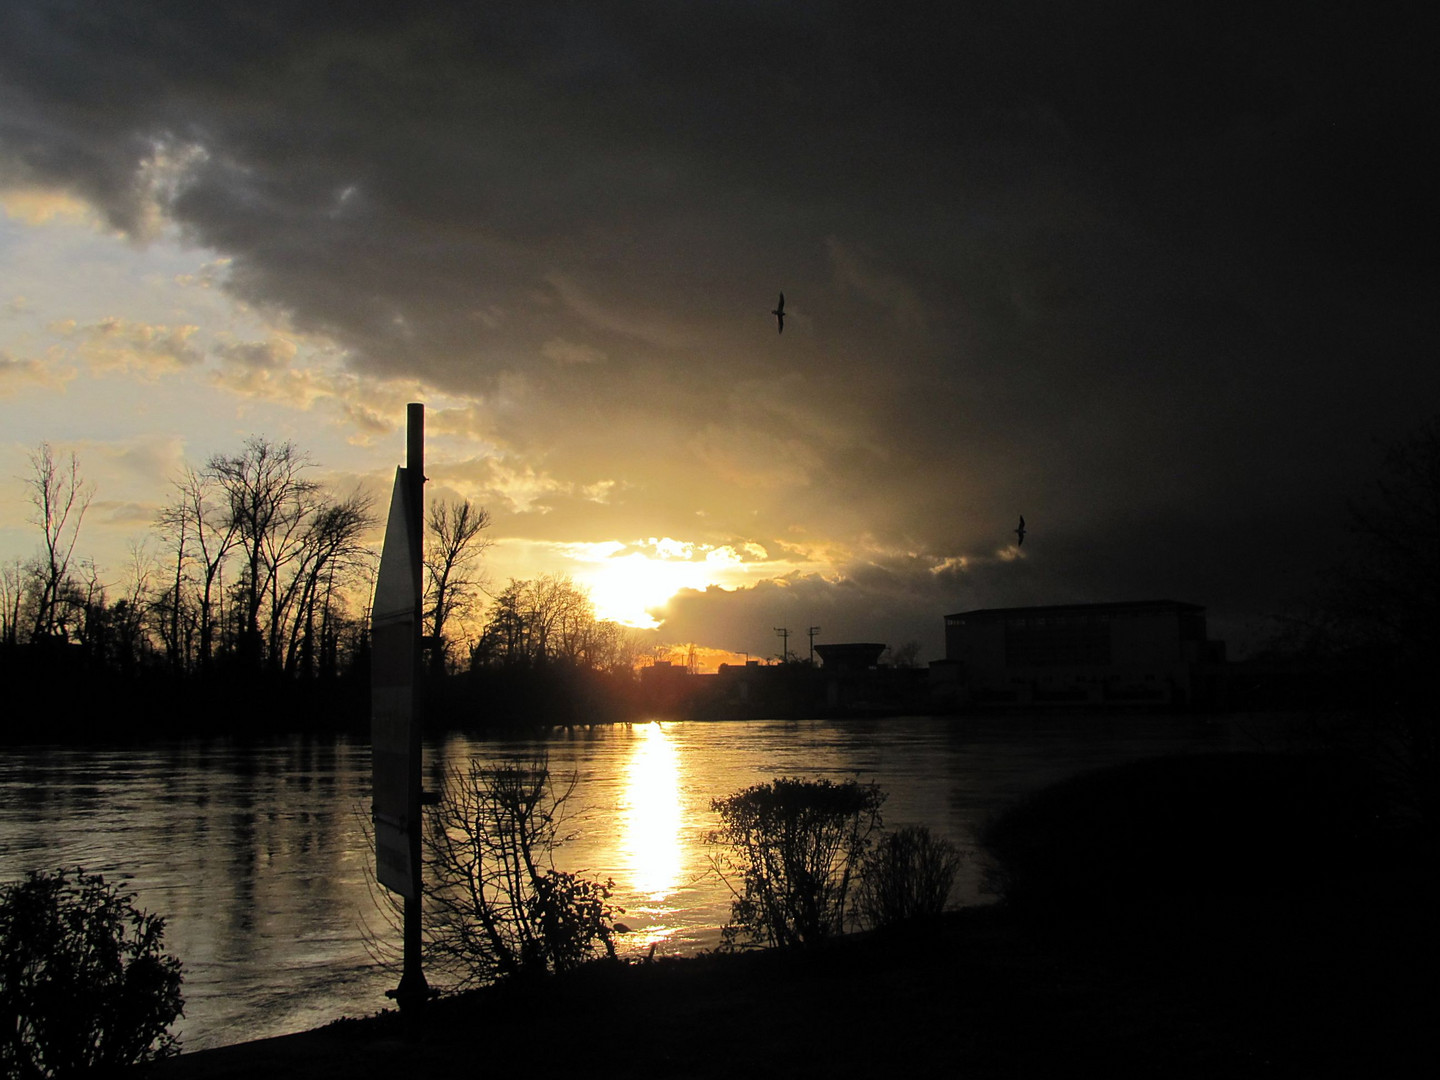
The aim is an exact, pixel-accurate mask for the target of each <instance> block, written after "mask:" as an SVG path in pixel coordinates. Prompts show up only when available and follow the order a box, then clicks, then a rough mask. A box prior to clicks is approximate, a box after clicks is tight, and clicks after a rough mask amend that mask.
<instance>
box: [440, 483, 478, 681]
mask: <svg viewBox="0 0 1440 1080" xmlns="http://www.w3.org/2000/svg"><path fill="white" fill-rule="evenodd" d="M425 527H426V530H427V532H428V533H429V540H430V543H429V544H428V545H427V550H426V554H425V618H426V621H427V623H428V625H427V627H426V629H427V631H428V632H429V636H430V638H431V641H432V646H431V653H430V661H431V666H432V670H433V671H434V673H435V674H437V675H439V674H443V672H444V671H445V667H446V662H447V660H448V657H449V651H450V650H449V641H448V639H447V638H446V636H445V631H446V628H447V627H448V626H449V625H450V623H451V620H452V619H463V618H465V617H466V616H467V615H468V614H469V613H470V612H471V610H472V609H473V607H474V603H475V600H476V595H477V593H479V591H480V590H481V589H483V588H484V585H485V578H484V574H483V573H482V572H481V571H480V570H479V568H478V567H477V565H476V564H477V562H478V561H479V559H480V556H481V555H483V554H484V553H485V551H486V550H487V549H488V548H489V547H490V546H491V544H492V543H493V542H494V541H492V540H490V539H489V538H488V537H483V536H481V535H480V534H481V533H482V532H483V531H484V530H485V529H488V528H489V527H490V515H489V514H488V513H486V511H485V508H484V507H483V506H476V505H474V504H473V503H472V502H470V500H469V499H457V500H456V501H454V502H444V501H437V502H434V503H431V504H430V508H429V511H428V512H427V513H426V515H425Z"/></svg>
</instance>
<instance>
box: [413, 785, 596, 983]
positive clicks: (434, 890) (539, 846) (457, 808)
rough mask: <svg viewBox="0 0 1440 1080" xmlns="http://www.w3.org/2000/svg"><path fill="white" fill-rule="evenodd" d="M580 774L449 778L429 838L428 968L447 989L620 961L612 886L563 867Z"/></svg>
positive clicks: (426, 914) (426, 849) (425, 844)
mask: <svg viewBox="0 0 1440 1080" xmlns="http://www.w3.org/2000/svg"><path fill="white" fill-rule="evenodd" d="M574 790H575V779H574V777H571V778H569V779H568V780H566V781H563V782H562V783H561V784H559V785H558V786H557V785H556V783H555V780H554V777H553V776H552V775H551V772H550V769H549V766H548V764H547V762H546V761H545V760H544V759H543V758H540V759H537V760H535V761H531V762H527V763H517V762H509V763H504V764H499V765H486V764H482V763H480V762H471V763H470V765H469V767H468V768H466V769H464V770H459V769H457V770H455V771H454V772H452V773H451V775H450V777H449V781H448V783H447V784H446V785H445V790H444V791H443V792H442V793H441V797H440V801H439V803H438V804H437V805H436V806H435V807H434V809H433V811H432V812H431V815H430V818H429V820H428V822H427V829H426V834H425V841H424V847H425V857H426V866H425V928H424V938H425V961H426V967H427V969H428V970H429V972H430V973H432V974H433V975H434V976H435V980H434V981H435V983H436V985H439V986H444V987H446V988H448V989H462V988H464V987H467V986H471V985H476V984H483V983H489V982H495V981H497V980H500V979H505V978H514V977H516V976H520V975H531V974H541V973H545V972H555V971H566V970H569V969H571V968H574V967H576V966H578V965H580V964H582V963H584V962H585V961H587V960H590V959H594V958H597V957H600V956H610V957H613V956H614V955H615V945H614V927H613V917H614V915H615V914H616V913H617V911H619V909H617V908H615V907H613V906H612V905H611V904H610V892H611V888H612V887H613V882H610V881H605V882H599V881H592V880H589V879H587V878H584V877H582V876H580V875H577V874H573V873H569V872H566V871H563V870H558V869H556V867H555V865H554V853H555V850H556V849H557V848H558V847H560V846H561V845H562V844H563V843H564V842H565V840H566V839H568V836H567V834H566V833H565V831H564V827H565V822H566V820H567V818H568V811H569V803H570V798H571V796H572V794H573V793H574Z"/></svg>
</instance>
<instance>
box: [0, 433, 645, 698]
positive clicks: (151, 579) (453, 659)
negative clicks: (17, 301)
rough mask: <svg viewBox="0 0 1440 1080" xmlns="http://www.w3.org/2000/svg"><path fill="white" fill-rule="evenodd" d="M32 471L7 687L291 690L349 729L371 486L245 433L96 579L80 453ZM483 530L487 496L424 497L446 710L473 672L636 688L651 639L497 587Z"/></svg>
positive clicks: (429, 645) (551, 600) (372, 531)
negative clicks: (73, 682) (28, 537)
mask: <svg viewBox="0 0 1440 1080" xmlns="http://www.w3.org/2000/svg"><path fill="white" fill-rule="evenodd" d="M29 464H30V472H29V475H28V476H26V477H24V481H25V485H26V488H27V494H28V497H29V501H30V504H31V514H30V520H31V522H32V523H33V524H34V525H35V526H36V528H37V530H38V532H39V534H40V545H39V548H38V550H37V552H36V554H35V555H33V556H32V557H31V558H29V559H20V558H15V559H12V560H10V561H9V562H8V563H7V564H5V565H4V566H3V568H0V654H3V655H4V656H5V657H7V658H8V662H7V663H6V665H5V666H6V667H7V669H9V670H10V674H11V675H12V677H13V678H12V682H13V681H15V680H18V681H19V682H20V683H22V684H24V683H26V682H30V683H35V684H39V683H48V684H50V686H51V688H52V689H53V688H54V686H55V684H56V680H67V679H74V678H75V677H76V676H81V677H83V679H84V680H88V681H89V682H91V683H95V684H96V685H102V684H103V687H104V690H105V692H106V693H108V694H111V695H113V694H115V693H116V688H117V686H120V685H123V684H125V683H127V682H132V683H133V682H136V681H141V682H145V683H146V684H147V687H148V688H150V689H152V690H153V689H155V688H156V687H157V686H164V685H177V684H185V685H189V686H192V687H193V686H194V685H196V684H201V685H209V684H213V685H215V686H217V687H219V686H223V687H224V688H225V691H224V692H225V693H227V694H228V693H232V692H234V693H239V694H241V696H242V697H244V696H246V695H250V696H251V697H253V694H255V693H261V692H263V693H265V694H268V695H270V698H271V701H270V704H271V705H273V706H276V707H277V708H279V707H281V706H283V705H284V704H285V702H284V701H283V700H282V699H284V698H286V696H287V694H288V695H290V696H292V697H293V698H294V700H295V701H296V702H298V703H299V704H300V706H301V711H302V712H303V710H304V709H305V708H311V709H313V708H315V707H324V708H326V709H341V710H346V711H348V712H349V713H350V715H351V722H353V723H356V724H358V723H361V722H363V720H364V718H365V714H366V710H365V706H364V693H365V690H366V688H367V687H368V672H369V643H370V639H369V621H370V604H371V601H372V594H373V590H374V585H375V577H376V573H377V570H378V562H379V552H378V547H377V543H376V541H377V536H376V527H377V525H378V524H379V520H380V519H379V517H378V515H377V513H376V508H375V506H374V501H373V499H372V497H371V496H370V495H369V494H368V493H367V492H365V491H363V490H362V489H360V488H358V487H357V488H355V489H353V490H348V491H339V490H336V489H334V488H333V487H331V486H329V485H326V484H325V483H322V482H321V481H320V480H318V479H317V478H316V477H315V475H314V469H315V464H314V462H313V461H312V459H311V458H310V456H309V454H308V453H306V452H304V451H302V450H301V449H299V448H298V447H296V446H295V445H294V444H293V443H291V442H288V441H286V442H275V441H272V440H269V439H267V438H265V437H263V436H252V437H251V438H249V439H247V440H246V441H245V442H244V444H243V445H242V446H241V447H240V448H239V449H238V450H237V451H235V452H233V453H216V454H213V455H211V456H210V457H209V458H208V459H207V460H206V461H205V462H204V463H203V464H202V465H200V466H198V467H194V466H186V467H185V468H184V470H183V472H182V473H181V475H180V476H179V477H177V478H176V479H175V480H174V481H173V482H172V484H171V487H170V490H169V495H168V498H167V500H166V501H165V503H164V504H163V505H162V506H161V508H160V510H159V511H158V513H157V514H156V516H155V519H154V522H153V528H152V530H151V533H150V535H149V536H148V537H147V538H146V539H145V540H144V541H143V542H137V543H134V544H132V547H131V557H130V560H129V563H128V565H127V566H126V567H125V568H124V569H123V570H122V571H121V572H120V573H119V574H118V575H114V576H110V577H108V579H107V577H106V576H104V575H102V572H101V570H100V568H98V567H97V566H96V564H95V563H94V561H93V560H91V559H88V558H85V557H84V556H83V555H81V554H80V552H81V550H82V549H81V546H80V543H79V540H80V533H81V528H82V524H83V522H84V519H85V516H86V513H87V511H88V510H89V508H90V505H91V502H92V500H93V498H94V495H95V487H94V485H93V484H91V483H89V482H87V481H86V479H85V477H84V476H83V474H82V472H81V469H80V464H79V461H78V459H77V458H76V457H75V455H74V454H70V455H68V456H67V457H64V458H62V457H60V456H58V455H57V454H56V453H55V452H54V451H53V449H52V448H51V447H50V445H49V444H48V443H42V444H41V445H40V446H39V447H37V448H36V449H35V450H34V451H33V452H32V453H31V454H30V456H29ZM490 524H491V522H490V516H489V514H488V513H487V512H486V510H485V509H484V507H481V506H477V505H476V504H474V503H473V502H470V501H469V500H464V499H457V500H450V501H446V500H436V501H434V502H432V503H431V504H430V505H429V507H428V509H427V512H426V515H425V544H424V556H423V563H424V574H423V577H424V583H425V594H424V598H423V602H422V606H423V615H424V626H423V635H424V637H423V644H424V654H425V671H426V674H427V676H428V680H429V682H430V683H431V684H432V689H435V688H436V687H439V686H440V685H441V684H444V683H447V682H455V681H457V680H459V681H462V682H463V683H464V684H465V687H464V688H463V689H456V688H455V687H451V688H449V689H447V690H439V689H436V690H435V692H436V694H437V696H438V697H440V698H442V699H444V700H445V702H446V703H447V704H449V705H452V706H453V705H455V704H456V701H455V698H456V696H457V694H471V695H473V694H476V693H479V692H480V691H481V689H482V687H481V684H483V683H484V682H485V681H486V680H487V678H488V679H490V680H491V681H495V680H499V681H501V682H503V683H504V685H505V687H507V688H508V690H507V693H508V696H509V698H516V697H517V696H518V697H520V698H523V697H524V696H525V693H524V692H523V691H522V690H520V689H517V687H520V686H522V685H533V684H534V683H535V682H536V681H537V680H542V679H551V680H555V679H559V680H560V681H561V682H564V681H565V680H566V679H569V680H570V681H571V682H572V683H573V682H574V680H575V679H576V678H579V677H584V678H589V677H590V676H595V677H597V678H602V679H604V680H609V681H610V682H611V683H615V684H617V685H619V686H621V687H622V688H623V685H624V684H626V683H627V682H633V681H634V669H635V666H636V664H637V662H638V660H639V658H640V657H641V655H642V653H643V652H644V646H645V644H646V643H645V642H644V641H643V640H642V639H641V637H640V635H639V633H638V632H636V631H633V630H630V629H629V628H627V627H621V626H619V625H617V624H615V623H613V622H608V621H605V620H601V619H598V618H597V617H596V614H595V610H594V605H593V604H592V603H591V601H590V598H589V596H588V594H587V593H586V592H585V590H584V589H582V588H580V587H579V586H577V585H576V584H575V583H574V582H573V581H571V580H570V579H569V578H568V577H564V576H561V575H544V576H541V577H538V578H535V579H530V580H513V579H512V580H511V581H509V582H508V583H507V584H506V585H505V586H504V587H502V588H499V589H498V590H495V589H492V588H491V586H490V583H489V581H488V578H487V575H486V573H485V571H484V564H483V556H484V553H485V551H486V550H487V549H488V548H489V547H490V546H491V543H492V541H491V540H490V538H489V536H488V529H489V528H490ZM594 683H595V679H589V684H588V685H590V687H591V689H590V690H588V691H587V696H589V697H591V698H593V697H594ZM341 684H344V686H343V687H342V689H344V690H345V692H337V686H340V685H341ZM315 687H326V688H327V694H326V695H325V696H323V697H321V696H319V695H318V694H317V693H316V692H313V688H315ZM303 688H312V692H310V693H309V694H308V696H307V695H306V694H304V693H298V691H300V690H302V689H303ZM610 689H611V690H613V689H614V687H613V686H612V687H610ZM35 690H36V692H37V693H39V692H40V691H39V686H38V685H37V686H36V687H35ZM501 696H502V697H505V695H501ZM210 704H212V705H213V704H218V703H210ZM512 704H513V705H514V706H515V707H516V708H517V709H518V708H519V707H521V704H522V703H521V702H520V701H518V700H516V701H513V702H512ZM256 708H257V706H256V704H255V703H254V702H253V701H251V702H249V711H250V712H251V713H252V714H254V713H255V712H256ZM281 711H283V709H282V710H281ZM469 715H473V710H472V711H471V712H470V714H469Z"/></svg>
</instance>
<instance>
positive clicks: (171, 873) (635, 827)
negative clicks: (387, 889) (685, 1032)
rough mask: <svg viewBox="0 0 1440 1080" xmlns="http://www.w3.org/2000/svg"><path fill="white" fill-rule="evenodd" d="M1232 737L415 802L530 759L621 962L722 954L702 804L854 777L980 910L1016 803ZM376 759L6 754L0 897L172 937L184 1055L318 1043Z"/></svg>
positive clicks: (732, 727) (358, 989) (375, 925)
mask: <svg viewBox="0 0 1440 1080" xmlns="http://www.w3.org/2000/svg"><path fill="white" fill-rule="evenodd" d="M1252 745H1253V739H1252V737H1251V735H1250V734H1249V733H1248V732H1247V731H1246V729H1245V728H1244V726H1243V725H1239V726H1237V725H1236V724H1234V723H1214V722H1205V721H1200V720H1196V719H1193V718H1175V717H1144V716H1130V717H1103V716H1084V717H1080V716H1075V717H1057V718H1047V719H1036V718H1028V717H1023V716H1014V717H1004V718H996V719H975V718H956V717H946V718H898V719H885V720H870V721H744V722H735V723H698V722H689V723H663V724H661V723H653V724H636V725H615V726H604V727H596V728H591V729H575V730H557V731H556V732H555V733H553V734H551V735H550V736H549V737H547V738H545V739H529V740H524V739H500V740H496V739H487V740H481V739H472V738H467V737H461V736H450V737H447V738H445V739H443V740H440V741H438V742H435V743H433V744H431V745H429V746H427V748H426V772H427V778H428V779H427V784H426V786H427V787H429V788H434V787H435V786H437V784H438V783H439V780H440V778H441V777H443V776H444V775H445V774H446V773H447V772H448V771H449V770H450V769H452V768H454V767H456V766H461V767H463V766H464V765H465V764H466V763H467V762H468V761H469V760H470V759H471V758H476V757H478V758H480V759H483V760H486V761H495V760H505V759H509V760H517V759H521V760H523V759H528V758H530V757H531V756H533V755H534V754H535V753H536V752H537V751H543V752H545V753H547V754H548V756H549V759H550V763H551V767H552V769H553V770H555V771H556V772H557V773H560V774H566V773H570V772H572V771H573V772H574V773H576V774H577V776H578V781H579V783H578V787H577V789H576V792H575V796H574V799H573V802H574V805H575V806H576V808H577V809H578V810H580V811H582V813H581V814H580V816H578V817H577V818H575V819H573V820H572V821H571V827H572V831H573V832H574V833H575V838H574V840H572V841H571V842H570V843H568V844H567V845H566V846H565V847H564V848H562V849H561V850H560V851H559V852H558V855H557V863H558V865H559V866H560V867H561V868H562V869H566V870H572V871H583V872H586V873H587V874H589V875H590V876H592V877H595V878H599V879H602V880H603V879H606V878H610V879H613V880H614V883H615V893H614V896H613V898H612V899H613V901H614V902H615V903H617V904H618V905H619V906H621V907H623V908H624V909H625V914H624V915H623V916H620V918H621V919H622V920H623V921H624V922H625V923H626V924H627V925H628V926H629V927H630V928H631V931H632V932H631V933H630V934H628V935H626V936H625V938H624V939H623V940H624V942H625V950H626V951H627V952H629V953H632V954H639V953H643V952H646V951H648V950H649V949H651V948H652V947H653V948H655V950H656V952H657V953H658V954H661V955H664V954H681V955H683V954H690V953H694V952H697V951H699V950H701V949H705V948H710V947H713V946H714V945H715V944H716V943H717V942H718V940H719V931H720V927H721V926H722V925H723V924H724V922H725V919H726V915H727V913H728V907H729V892H728V889H727V887H726V886H725V884H724V882H723V881H721V880H720V879H719V878H718V877H717V875H716V874H715V872H714V869H713V866H712V857H713V856H714V854H715V849H714V848H713V847H711V846H709V845H707V844H706V837H707V835H708V834H709V833H710V832H711V830H713V829H714V828H715V826H716V824H717V822H716V819H715V816H714V814H713V812H712V811H711V809H710V801H711V800H712V799H713V798H716V797H719V796H723V795H726V794H729V793H730V792H733V791H736V790H738V789H740V788H743V787H745V786H747V785H750V784H755V783H760V782H763V781H766V780H770V779H772V778H774V777H777V776H804V777H828V778H831V779H834V780H844V779H848V778H850V777H858V778H859V779H861V780H863V781H872V780H873V781H875V782H876V783H878V784H879V785H880V786H881V787H883V788H885V789H886V790H887V791H888V792H889V799H888V801H887V802H886V804H885V807H884V816H885V824H886V826H887V827H898V826H901V825H907V824H924V825H929V826H930V827H931V828H932V829H934V830H935V831H936V832H938V833H940V834H942V835H944V836H947V837H950V838H951V839H953V840H954V841H955V842H956V843H957V844H959V845H960V846H961V848H962V849H964V850H965V851H966V852H967V858H966V862H965V867H964V869H963V870H962V875H961V880H960V881H959V883H958V886H957V892H956V896H955V898H954V899H955V900H956V902H959V903H980V902H985V901H986V900H987V899H988V898H987V897H986V896H985V895H984V893H983V891H982V868H981V865H980V862H981V861H980V859H978V858H977V857H975V854H974V848H975V843H976V841H975V837H976V835H977V830H978V829H979V828H980V827H981V826H983V824H984V822H985V821H986V819H987V818H988V817H989V816H990V815H992V814H993V813H994V812H995V811H996V810H998V809H1000V808H1002V807H1003V806H1004V805H1006V804H1007V803H1008V802H1010V801H1012V800H1013V799H1015V798H1017V797H1018V796H1020V795H1022V794H1023V793H1025V792H1027V791H1031V790H1034V789H1036V788H1039V787H1041V786H1043V785H1045V784H1047V783H1049V782H1051V781H1053V780H1055V779H1058V778H1060V777H1063V776H1066V775H1069V774H1072V773H1075V772H1078V771H1080V770H1083V769H1085V768H1088V767H1092V766H1098V765H1102V764H1106V763H1110V762H1115V761H1121V760H1127V759H1131V758H1135V757H1140V756H1145V755H1149V754H1155V753H1165V752H1173V751H1183V750H1192V749H1229V748H1248V747H1250V746H1252ZM369 784H370V751H369V745H368V743H367V742H366V741H364V740H361V739H353V738H343V737H342V738H333V737H325V738H306V737H298V736H297V737H290V738H275V739H268V740H263V741H240V740H218V739H216V740H204V741H198V740H197V741H176V742H166V743H159V744H153V745H146V746H125V747H107V748H83V749H77V748H73V747H18V748H8V749H6V750H5V752H4V755H3V757H0V880H7V881H9V880H15V879H17V878H19V877H21V876H23V874H24V873H25V871H27V870H30V869H39V868H55V867H59V866H67V867H74V866H76V865H79V866H82V867H84V868H85V869H86V870H87V871H91V872H100V873H103V874H104V875H105V876H106V878H107V879H111V880H120V881H124V882H125V883H126V887H127V888H129V889H131V890H133V891H134V892H135V893H136V894H137V895H138V902H139V903H140V904H141V906H143V907H145V908H146V909H148V910H151V911H155V912H158V913H160V914H163V915H165V916H166V918H167V930H166V945H167V948H168V950H169V951H170V952H172V953H174V954H175V955H177V956H179V957H180V959H181V961H182V962H183V964H184V967H185V986H184V995H185V1003H186V1005H185V1017H184V1019H183V1020H182V1021H181V1022H180V1024H179V1025H178V1026H177V1030H178V1031H179V1033H180V1035H181V1037H182V1040H183V1043H184V1047H185V1049H188V1050H196V1049H202V1048H204V1047H207V1046H215V1045H222V1044H225V1043H231V1042H238V1041H242V1040H247V1039H255V1038H264V1037H267V1036H270V1035H278V1034H284V1033H287V1032H292V1031H300V1030H304V1029H306V1028H309V1027H314V1026H317V1025H320V1024H323V1023H326V1022H328V1021H330V1020H333V1019H336V1018H337V1017H340V1016H344V1015H351V1016H354V1015H362V1014H366V1013H370V1012H374V1011H375V1010H377V1009H379V1008H382V1007H384V1006H386V1005H387V1004H388V1002H387V1000H386V999H385V997H384V991H385V990H386V989H388V988H390V987H392V986H393V985H395V981H396V979H395V976H394V975H393V974H392V973H390V972H388V971H385V970H383V969H382V968H380V967H378V966H377V964H376V962H375V961H374V959H373V958H372V956H371V955H370V952H369V950H367V948H366V945H365V928H366V927H367V926H369V927H371V928H372V929H374V930H376V931H384V928H385V922H384V919H383V917H382V915H381V913H380V912H379V910H378V909H377V907H376V903H375V898H374V896H373V886H372V884H371V880H370V875H369V866H370V862H371V858H372V856H371V852H370V850H369V846H368V842H367V840H366V833H365V827H364V822H363V818H362V815H363V814H364V813H365V812H366V810H367V808H368V806H369V801H370V791H369Z"/></svg>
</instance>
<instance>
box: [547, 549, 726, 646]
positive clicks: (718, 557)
mask: <svg viewBox="0 0 1440 1080" xmlns="http://www.w3.org/2000/svg"><path fill="white" fill-rule="evenodd" d="M568 554H569V555H570V557H571V558H572V559H575V560H576V561H577V562H579V563H580V564H581V568H580V569H578V570H577V571H576V572H575V575H574V577H575V579H576V581H578V582H579V583H580V584H582V585H584V586H585V587H586V588H588V589H589V590H590V599H591V601H592V602H593V603H594V605H595V614H596V615H597V616H598V617H599V618H601V619H610V620H613V621H614V622H618V623H623V624H625V625H626V626H636V627H641V628H644V629H654V628H655V627H657V626H659V625H660V620H658V619H656V618H655V616H654V615H652V614H650V612H651V610H653V609H655V608H659V607H662V606H664V604H665V602H666V601H668V600H669V599H670V598H671V597H672V596H674V595H675V594H676V593H677V592H679V591H680V590H681V589H705V588H708V587H709V586H711V585H722V586H725V587H727V588H728V587H734V586H736V585H738V584H740V583H741V582H742V581H743V580H744V579H745V578H746V576H747V574H746V562H745V560H744V559H743V558H742V556H741V554H740V553H738V552H736V551H735V550H734V549H733V548H729V547H718V548H703V547H698V546H696V545H693V544H686V543H683V542H681V541H678V540H671V539H669V538H668V537H666V538H663V539H658V540H657V539H651V540H648V541H645V542H643V543H637V544H629V545H627V544H621V543H619V542H618V541H613V542H611V543H608V544H591V545H584V546H583V547H581V546H579V545H575V546H572V547H571V548H570V550H569V552H568Z"/></svg>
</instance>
